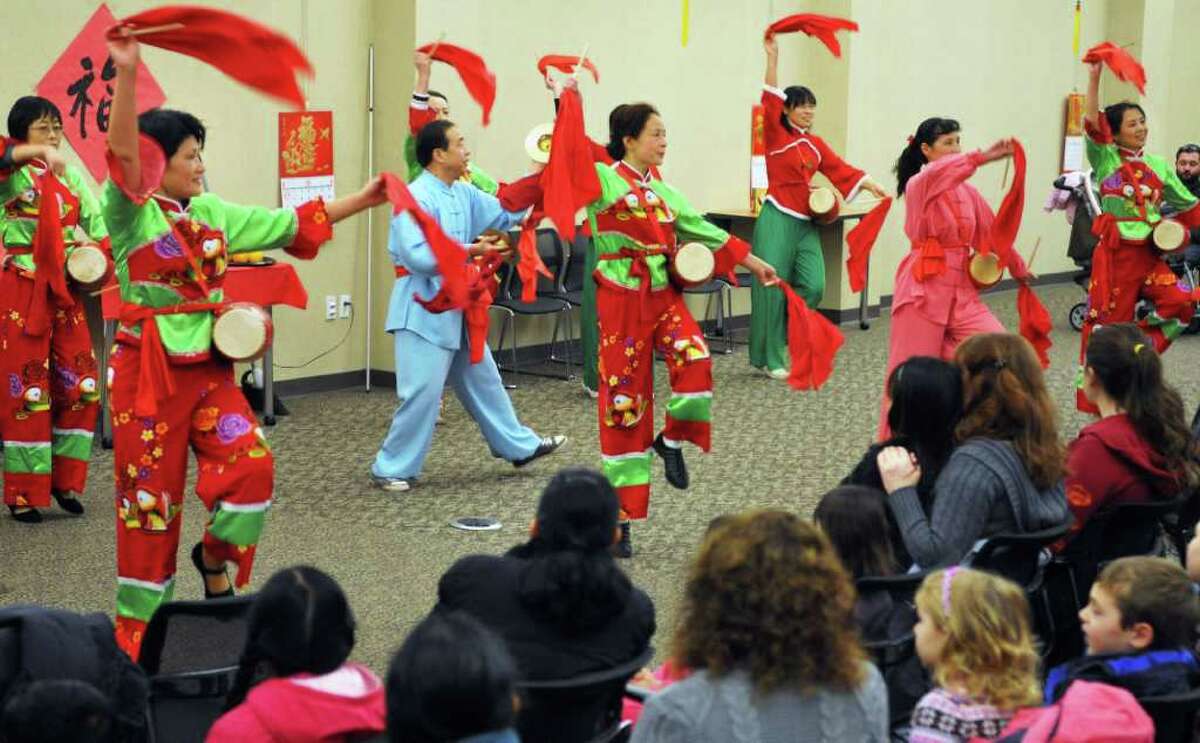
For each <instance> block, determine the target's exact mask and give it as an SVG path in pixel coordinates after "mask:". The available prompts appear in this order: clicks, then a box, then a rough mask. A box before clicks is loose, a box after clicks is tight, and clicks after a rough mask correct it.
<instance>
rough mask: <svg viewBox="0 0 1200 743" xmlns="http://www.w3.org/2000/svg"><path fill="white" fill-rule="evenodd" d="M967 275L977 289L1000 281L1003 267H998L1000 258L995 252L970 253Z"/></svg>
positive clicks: (988, 286)
mask: <svg viewBox="0 0 1200 743" xmlns="http://www.w3.org/2000/svg"><path fill="white" fill-rule="evenodd" d="M967 275H968V276H970V277H971V283H972V284H974V285H975V288H977V289H990V288H992V287H993V286H995V285H996V284H999V283H1000V279H1002V278H1003V277H1004V269H1002V268H1000V258H999V256H997V255H996V254H995V253H974V252H972V253H971V260H970V262H969V263H968V264H967Z"/></svg>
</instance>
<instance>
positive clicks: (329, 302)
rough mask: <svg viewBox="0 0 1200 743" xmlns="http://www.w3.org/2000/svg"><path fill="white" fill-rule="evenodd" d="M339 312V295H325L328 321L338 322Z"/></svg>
mask: <svg viewBox="0 0 1200 743" xmlns="http://www.w3.org/2000/svg"><path fill="white" fill-rule="evenodd" d="M337 311H338V305H337V295H335V294H326V295H325V319H326V320H336V319H337Z"/></svg>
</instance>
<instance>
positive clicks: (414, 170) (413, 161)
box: [404, 134, 424, 183]
mask: <svg viewBox="0 0 1200 743" xmlns="http://www.w3.org/2000/svg"><path fill="white" fill-rule="evenodd" d="M404 164H405V165H406V166H407V167H408V182H409V183H412V182H413V181H415V180H416V179H417V176H419V175H420V174H421V171H422V170H424V168H422V167H421V163H419V162H417V138H416V137H414V136H413V135H411V134H410V135H408V136H407V137H405V138H404Z"/></svg>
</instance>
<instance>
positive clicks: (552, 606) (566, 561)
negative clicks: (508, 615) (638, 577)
mask: <svg viewBox="0 0 1200 743" xmlns="http://www.w3.org/2000/svg"><path fill="white" fill-rule="evenodd" d="M618 511H619V506H618V503H617V493H616V491H615V490H613V487H612V485H611V484H610V483H609V482H608V480H607V479H606V478H605V477H604V476H603V475H601V474H600V473H599V472H595V471H593V470H588V469H582V468H579V469H574V468H573V469H565V470H563V471H561V472H559V473H558V474H557V475H555V476H554V477H553V478H552V479H551V480H550V483H549V484H548V485H547V486H546V489H545V491H543V492H542V499H541V501H540V502H539V503H538V513H537V525H538V532H537V536H535V537H534V538H533V539H531V540H530V541H529V542H528V543H526V544H524V545H521V546H519V547H517V548H516V549H514V550H513V551H512V552H511V553H510V554H511V555H513V556H515V557H521V558H525V559H526V564H525V567H524V568H523V569H522V571H521V574H520V577H519V579H518V589H517V591H518V597H519V599H520V601H521V603H522V604H524V605H525V606H526V607H527V608H528V609H529V610H530V611H531V612H533V613H534V614H539V615H541V616H542V617H544V618H545V619H546V620H547V621H550V622H553V623H554V624H556V625H558V626H560V627H561V628H562V629H563V630H564V631H565V632H567V633H568V634H572V633H582V632H587V631H591V630H593V629H595V628H597V627H600V626H603V625H604V624H605V623H607V622H608V621H610V620H611V619H612V618H614V617H616V616H618V615H620V614H621V613H622V612H623V611H625V605H626V604H627V603H628V601H629V597H630V594H631V593H632V592H633V586H632V585H631V584H630V582H629V578H628V577H627V576H626V575H625V573H624V572H622V571H621V569H620V568H619V567H617V564H616V561H615V560H614V559H613V557H612V555H611V554H610V552H609V549H610V548H611V547H612V543H613V535H614V533H615V531H616V528H617V515H618Z"/></svg>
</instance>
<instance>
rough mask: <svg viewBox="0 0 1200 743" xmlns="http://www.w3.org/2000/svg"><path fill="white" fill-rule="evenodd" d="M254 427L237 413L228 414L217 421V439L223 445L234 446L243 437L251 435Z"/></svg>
mask: <svg viewBox="0 0 1200 743" xmlns="http://www.w3.org/2000/svg"><path fill="white" fill-rule="evenodd" d="M252 428H253V426H251V425H250V421H248V420H246V419H245V418H244V417H243V416H240V415H238V414H237V413H226V414H225V415H222V416H221V417H220V418H219V419H218V420H217V439H219V440H220V442H221V443H222V444H232V443H233V442H234V441H237V440H238V439H239V438H241V437H242V436H245V435H246V434H247V433H250V431H251V429H252Z"/></svg>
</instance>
